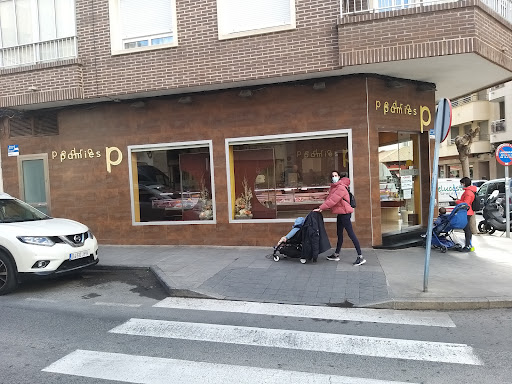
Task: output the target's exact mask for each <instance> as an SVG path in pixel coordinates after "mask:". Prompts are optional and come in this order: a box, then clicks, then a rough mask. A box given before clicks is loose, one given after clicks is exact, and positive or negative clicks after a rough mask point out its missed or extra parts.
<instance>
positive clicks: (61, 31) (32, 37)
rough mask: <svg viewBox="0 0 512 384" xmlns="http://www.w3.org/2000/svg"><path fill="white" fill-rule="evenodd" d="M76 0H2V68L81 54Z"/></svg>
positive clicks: (0, 51) (0, 10)
mask: <svg viewBox="0 0 512 384" xmlns="http://www.w3.org/2000/svg"><path fill="white" fill-rule="evenodd" d="M75 30H76V26H75V5H74V1H73V0H0V67H13V66H20V65H27V64H34V63H38V62H44V61H54V60H59V59H68V58H72V57H76V56H77V50H76V31H75Z"/></svg>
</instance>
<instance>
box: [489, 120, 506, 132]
mask: <svg viewBox="0 0 512 384" xmlns="http://www.w3.org/2000/svg"><path fill="white" fill-rule="evenodd" d="M491 131H492V132H505V120H496V121H493V122H492V123H491Z"/></svg>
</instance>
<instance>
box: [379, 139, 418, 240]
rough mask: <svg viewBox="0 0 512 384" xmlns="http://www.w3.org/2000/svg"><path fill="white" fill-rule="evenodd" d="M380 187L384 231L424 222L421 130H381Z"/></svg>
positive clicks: (403, 230)
mask: <svg viewBox="0 0 512 384" xmlns="http://www.w3.org/2000/svg"><path fill="white" fill-rule="evenodd" d="M379 187H380V206H381V228H382V233H383V234H389V233H397V232H398V233H400V232H406V231H408V230H410V229H411V228H416V227H417V226H419V225H420V224H421V195H420V157H419V135H418V134H414V133H402V132H400V133H398V132H380V133H379Z"/></svg>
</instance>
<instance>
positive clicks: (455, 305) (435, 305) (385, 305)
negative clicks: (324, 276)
mask: <svg viewBox="0 0 512 384" xmlns="http://www.w3.org/2000/svg"><path fill="white" fill-rule="evenodd" d="M359 308H373V309H396V310H434V311H456V310H473V309H499V308H512V298H510V297H475V298H473V297H469V298H468V297H460V298H455V297H439V298H435V299H434V298H433V299H411V298H395V299H392V300H390V301H383V302H379V303H371V304H367V305H363V306H360V307H359Z"/></svg>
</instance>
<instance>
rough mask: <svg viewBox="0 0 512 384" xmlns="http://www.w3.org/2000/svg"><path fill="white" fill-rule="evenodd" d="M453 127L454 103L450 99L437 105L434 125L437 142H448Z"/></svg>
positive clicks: (442, 100) (443, 100)
mask: <svg viewBox="0 0 512 384" xmlns="http://www.w3.org/2000/svg"><path fill="white" fill-rule="evenodd" d="M451 126H452V103H451V102H450V100H448V99H441V100H440V101H439V103H438V104H437V109H436V121H435V123H434V133H435V137H436V141H437V140H439V142H440V143H442V142H443V141H445V140H446V138H447V137H448V133H450V128H451Z"/></svg>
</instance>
